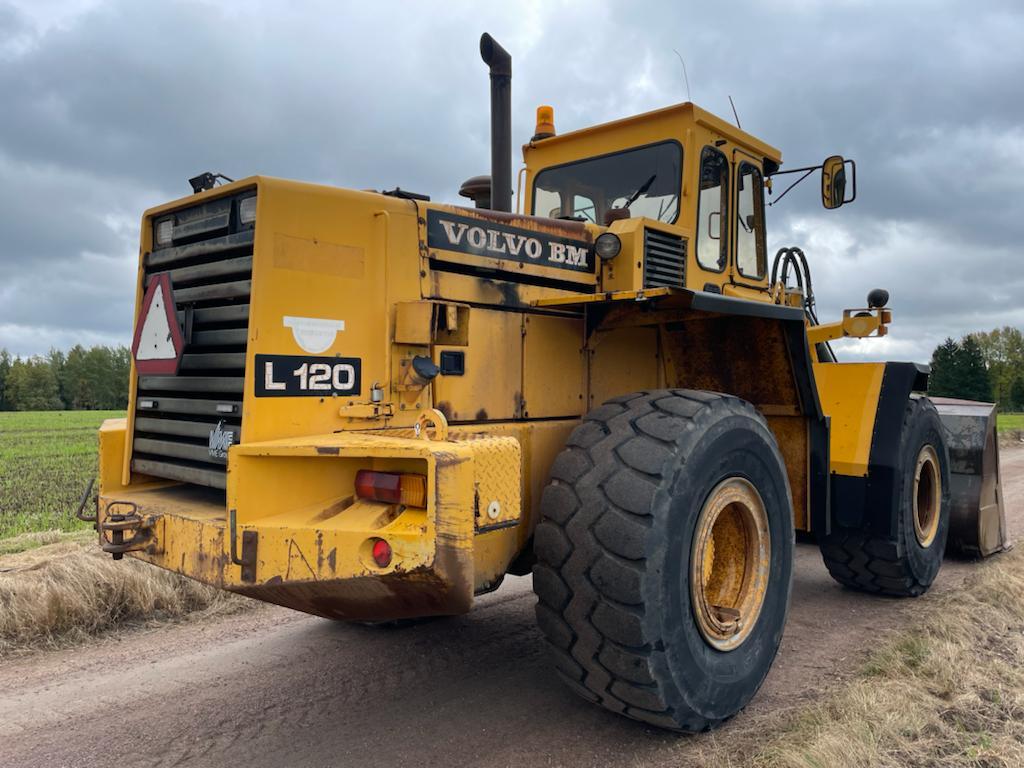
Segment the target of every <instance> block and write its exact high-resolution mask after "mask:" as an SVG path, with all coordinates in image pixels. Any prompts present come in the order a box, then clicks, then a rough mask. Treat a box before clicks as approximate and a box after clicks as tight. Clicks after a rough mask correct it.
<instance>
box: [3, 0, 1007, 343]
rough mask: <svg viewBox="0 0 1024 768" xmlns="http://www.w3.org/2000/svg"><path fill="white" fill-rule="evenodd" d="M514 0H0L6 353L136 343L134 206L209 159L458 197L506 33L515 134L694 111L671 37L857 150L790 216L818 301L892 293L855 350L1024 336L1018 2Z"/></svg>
mask: <svg viewBox="0 0 1024 768" xmlns="http://www.w3.org/2000/svg"><path fill="white" fill-rule="evenodd" d="M498 5H499V4H493V7H492V6H491V5H488V6H481V5H480V4H475V3H468V2H467V3H460V4H444V5H430V6H426V5H419V4H408V3H398V2H393V3H376V4H372V5H370V4H357V3H333V2H320V3H313V4H308V3H304V4H302V5H301V6H296V7H295V8H286V7H285V6H284V5H280V4H271V3H258V2H247V3H231V2H224V3H205V2H179V3H145V4H144V3H136V2H130V1H129V0H117V1H114V2H107V3H94V2H87V1H86V2H78V1H77V0H65V2H62V3H58V4H57V5H55V6H52V7H50V6H39V5H34V4H31V3H29V2H27V0H24V1H23V2H18V3H13V4H12V3H10V2H7V3H5V2H4V1H3V0H0V104H3V105H4V107H3V117H2V119H0V233H2V236H3V239H2V241H0V346H6V347H8V348H10V349H12V350H14V351H16V352H19V353H22V354H28V353H33V352H40V351H45V349H46V348H47V347H48V346H49V345H51V344H54V345H58V346H64V345H67V344H69V343H73V342H74V341H84V342H95V341H104V342H113V341H124V340H126V339H127V337H128V334H129V330H130V325H131V303H132V298H133V297H132V288H131V286H132V284H133V281H134V269H135V261H136V259H137V240H138V234H137V227H138V221H139V217H140V215H141V213H142V211H143V210H144V209H145V208H146V207H148V206H150V205H153V204H156V203H158V202H163V201H165V200H168V199H172V198H174V197H178V196H180V195H182V194H183V193H184V192H185V191H186V190H187V187H186V185H185V180H186V179H187V178H188V177H189V176H191V175H193V174H194V173H196V172H198V171H200V170H203V169H212V170H219V171H223V172H224V173H227V174H228V175H230V176H236V177H238V176H244V175H249V174H251V173H263V174H268V175H277V176H286V177H291V178H300V179H305V180H309V181H320V182H325V183H332V184H338V185H342V186H350V187H355V188H369V187H375V188H382V187H392V186H394V185H396V184H398V185H401V186H402V187H404V188H409V189H415V190H418V191H423V192H427V193H429V194H431V195H433V196H434V197H435V198H436V199H437V198H439V199H455V198H456V190H457V189H458V186H459V183H460V181H461V180H462V179H464V178H466V177H467V176H470V175H473V174H476V173H483V172H486V171H487V166H488V162H489V159H488V158H489V155H488V148H487V141H488V123H487V79H486V72H485V69H484V67H483V65H482V64H481V62H480V61H479V57H478V54H477V52H476V46H477V39H478V35H479V33H480V32H481V31H483V30H488V31H491V32H492V33H493V34H494V35H495V36H496V37H497V38H498V39H499V40H501V41H502V43H503V44H504V45H505V46H506V47H507V48H508V49H509V50H510V51H511V52H512V53H513V57H514V59H513V61H514V63H513V69H514V79H513V83H514V87H513V98H514V102H513V111H514V122H513V131H514V136H515V138H516V140H517V141H524V140H526V139H527V138H528V136H529V134H530V132H531V129H532V120H533V107H534V106H535V105H537V104H540V103H551V104H554V105H555V107H556V124H557V125H558V128H559V130H560V131H563V132H564V131H566V130H571V129H573V128H580V127H583V126H586V125H589V124H593V123H595V122H600V121H603V120H607V119H613V118H618V117H623V116H626V115H629V114H633V113H636V112H638V111H642V110H647V109H654V108H657V107H660V106H664V105H666V104H669V103H674V102H678V101H683V100H685V98H686V90H685V87H684V84H683V77H682V68H681V66H680V64H679V60H678V58H677V57H676V54H675V53H674V52H673V50H674V49H675V50H678V51H679V52H680V53H681V54H682V55H683V57H684V58H685V60H686V64H687V70H688V73H689V80H690V86H691V91H692V96H693V99H694V101H696V102H697V103H699V104H701V105H702V106H705V107H707V108H709V109H711V110H712V111H714V112H717V113H718V114H721V115H723V116H727V115H730V114H731V110H730V108H729V104H728V98H727V97H728V95H732V96H733V98H734V100H735V101H736V104H737V108H738V110H739V114H740V118H741V121H742V123H743V126H744V128H747V129H748V130H750V131H751V132H753V133H755V134H756V135H758V136H761V137H762V138H764V139H765V140H766V141H768V142H770V143H772V144H774V145H776V146H778V147H780V148H781V149H782V150H783V152H784V154H785V157H786V161H787V165H788V166H790V167H792V166H795V165H802V164H809V163H816V162H820V160H821V158H822V157H824V156H826V155H828V154H832V153H833V152H841V153H843V154H846V155H848V156H852V157H855V158H856V159H857V161H858V171H859V178H858V182H859V184H858V200H857V202H856V203H855V204H854V205H853V206H850V207H849V208H843V209H841V210H840V211H836V212H829V213H825V212H822V211H821V209H820V207H819V206H818V203H817V200H816V191H815V189H814V188H813V187H814V184H813V182H812V181H809V182H808V183H807V184H806V185H805V187H806V188H798V189H797V190H794V192H793V193H792V194H791V195H790V196H789V197H787V198H786V200H784V201H782V203H780V204H779V205H778V206H776V207H774V208H773V209H772V211H771V215H770V225H771V227H772V230H773V231H772V238H771V239H772V242H773V243H775V244H777V245H781V244H802V245H804V246H805V250H806V251H807V253H808V256H809V257H810V258H811V261H812V263H813V265H814V270H815V278H816V279H815V283H816V286H817V288H818V294H819V304H820V307H821V312H822V314H835V313H836V312H838V311H839V310H840V309H841V308H842V307H844V306H854V305H856V304H859V303H860V302H861V301H862V300H863V296H864V294H865V293H866V291H867V290H868V289H870V288H871V287H875V286H876V285H883V286H886V287H889V288H890V290H891V291H892V294H893V305H894V307H895V309H896V312H897V320H898V323H897V325H896V326H895V327H894V328H893V330H892V335H891V336H889V337H888V338H886V339H884V340H879V341H877V342H873V343H871V344H869V343H868V342H863V343H854V344H847V345H846V346H847V347H848V348H850V351H849V354H850V355H851V356H855V357H863V356H885V355H887V354H893V355H896V356H900V357H917V358H922V357H923V358H927V356H928V354H929V353H930V349H931V346H933V345H934V343H935V342H936V340H941V338H942V337H943V336H945V335H947V334H953V335H958V334H960V333H963V332H965V331H968V330H974V329H978V328H988V327H991V326H994V325H997V324H1002V323H1017V324H1024V316H1022V314H1021V309H1020V307H1022V306H1024V281H1022V278H1021V270H1020V269H1019V267H1018V260H1019V258H1020V246H1019V243H1020V242H1021V241H1022V237H1024V217H1021V216H1019V215H1018V214H1017V212H1016V208H1017V207H1018V201H1019V199H1020V198H1021V196H1022V193H1024V161H1022V160H1021V159H1020V158H1022V157H1024V153H1022V152H1021V150H1022V149H1024V105H1022V104H1021V102H1020V100H1019V99H1017V98H1016V95H1017V93H1018V91H1019V87H1020V86H1019V83H1020V82H1021V77H1022V75H1024V46H1020V45H1019V39H1020V37H1021V33H1022V31H1024V16H1022V12H1021V11H1020V10H1018V7H1017V4H1016V3H1013V2H999V1H996V2H989V3H985V4H984V5H981V4H969V3H933V2H909V3H901V4H899V5H895V4H890V3H882V2H853V1H852V0H848V1H847V2H811V0H780V2H776V3H771V4H763V3H762V4H757V3H734V4H730V6H729V10H728V13H725V12H724V11H722V10H719V8H718V6H711V8H712V10H709V9H708V7H707V6H706V5H705V4H699V5H698V4H696V3H692V2H691V3H679V2H663V3H650V4H621V3H598V2H587V3H545V4H530V5H525V4H516V5H515V6H512V7H508V8H501V7H497V6H498ZM780 181H781V179H780ZM776 189H779V188H778V187H777V188H776ZM42 288H45V289H46V291H45V292H42V291H41V289H42Z"/></svg>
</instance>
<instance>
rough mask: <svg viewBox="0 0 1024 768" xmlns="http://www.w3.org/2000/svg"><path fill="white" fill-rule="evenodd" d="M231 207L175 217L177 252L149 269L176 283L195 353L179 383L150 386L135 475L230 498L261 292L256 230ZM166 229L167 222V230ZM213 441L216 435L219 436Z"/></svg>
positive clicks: (172, 247) (155, 381)
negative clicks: (231, 457)
mask: <svg viewBox="0 0 1024 768" xmlns="http://www.w3.org/2000/svg"><path fill="white" fill-rule="evenodd" d="M246 197H251V194H243V195H242V196H241V197H235V198H222V199H219V200H213V201H211V202H208V203H205V204H204V205H199V206H194V207H191V208H186V209H183V210H181V211H177V212H175V213H174V214H172V216H171V219H172V220H173V240H172V243H171V244H169V245H167V246H165V247H162V248H154V250H153V252H152V253H149V254H147V255H146V258H145V260H144V279H145V281H146V284H147V285H148V282H149V280H150V279H151V278H152V277H153V276H154V275H157V274H161V273H164V272H166V273H168V274H169V275H170V277H171V285H172V288H173V291H174V300H175V304H176V309H177V313H178V320H179V322H180V323H181V324H182V328H183V330H184V337H185V342H186V343H185V352H184V356H183V357H182V361H181V366H180V369H179V371H178V374H177V375H176V376H140V377H139V380H138V387H137V394H136V398H135V404H134V407H135V429H134V436H133V443H132V463H131V466H132V470H133V471H135V472H140V473H143V474H146V475H152V476H154V477H162V478H168V479H171V480H180V481H183V482H189V483H195V484H198V485H206V486H211V487H214V488H224V487H225V485H226V464H227V460H226V458H223V457H222V456H220V455H219V454H221V453H223V452H224V450H223V449H225V448H226V447H227V441H228V440H230V441H231V442H238V441H239V439H240V437H241V427H242V392H243V388H244V384H245V350H246V341H247V339H248V327H249V295H250V292H251V287H252V255H253V234H254V228H253V225H252V224H248V225H243V224H241V223H240V222H239V220H238V203H239V201H240V200H242V199H244V198H246ZM162 220H163V219H159V220H158V221H162ZM211 433H213V434H211Z"/></svg>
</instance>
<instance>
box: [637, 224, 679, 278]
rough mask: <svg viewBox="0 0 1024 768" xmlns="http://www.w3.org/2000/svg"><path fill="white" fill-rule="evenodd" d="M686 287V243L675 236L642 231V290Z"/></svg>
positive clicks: (654, 231) (646, 230) (649, 230)
mask: <svg viewBox="0 0 1024 768" xmlns="http://www.w3.org/2000/svg"><path fill="white" fill-rule="evenodd" d="M685 285H686V241H685V240H683V238H681V237H678V236H676V235H670V234H668V233H666V232H658V231H656V230H653V229H645V230H644V288H660V287H669V288H683V287H685Z"/></svg>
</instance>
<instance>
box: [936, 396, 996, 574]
mask: <svg viewBox="0 0 1024 768" xmlns="http://www.w3.org/2000/svg"><path fill="white" fill-rule="evenodd" d="M930 399H931V401H932V402H933V403H934V404H935V407H936V409H938V411H939V416H940V418H941V419H942V424H943V426H944V427H945V428H946V438H947V442H948V444H949V468H950V509H949V541H948V544H947V545H946V550H947V552H949V553H951V554H956V555H961V556H966V557H987V556H988V555H993V554H995V553H997V552H1002V551H1003V550H1005V549H1009V548H1010V546H1011V545H1010V542H1009V541H1008V539H1007V530H1006V515H1005V512H1004V510H1003V489H1002V482H1001V478H1000V474H999V441H998V439H997V437H996V407H995V405H994V404H992V403H978V402H975V401H973V400H957V399H953V398H946V397H933V398H930Z"/></svg>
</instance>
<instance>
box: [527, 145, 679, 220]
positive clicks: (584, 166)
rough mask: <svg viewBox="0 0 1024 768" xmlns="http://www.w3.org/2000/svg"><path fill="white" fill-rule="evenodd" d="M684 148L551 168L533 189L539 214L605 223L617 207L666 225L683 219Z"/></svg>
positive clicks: (655, 148)
mask: <svg viewBox="0 0 1024 768" xmlns="http://www.w3.org/2000/svg"><path fill="white" fill-rule="evenodd" d="M682 171H683V148H682V147H681V146H680V145H679V143H678V142H675V141H664V142H661V143H659V144H651V145H648V146H646V147H637V148H636V149H627V150H625V151H623V152H614V153H612V154H609V155H602V156H601V157H592V158H588V159H586V160H579V161H577V162H573V163H566V164H565V165H558V166H554V167H552V168H545V169H544V170H542V171H541V172H540V173H538V174H537V177H536V179H535V180H534V185H533V211H532V213H533V215H534V216H549V217H552V218H576V219H583V220H585V221H590V222H593V223H595V224H604V222H605V215H606V214H607V213H608V211H609V210H611V209H613V208H628V209H629V212H630V215H631V216H632V217H634V218H635V217H640V216H644V217H647V218H651V219H657V220H658V221H664V222H666V223H672V222H674V221H675V220H676V219H677V218H678V217H679V190H680V188H681V186H682Z"/></svg>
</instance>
